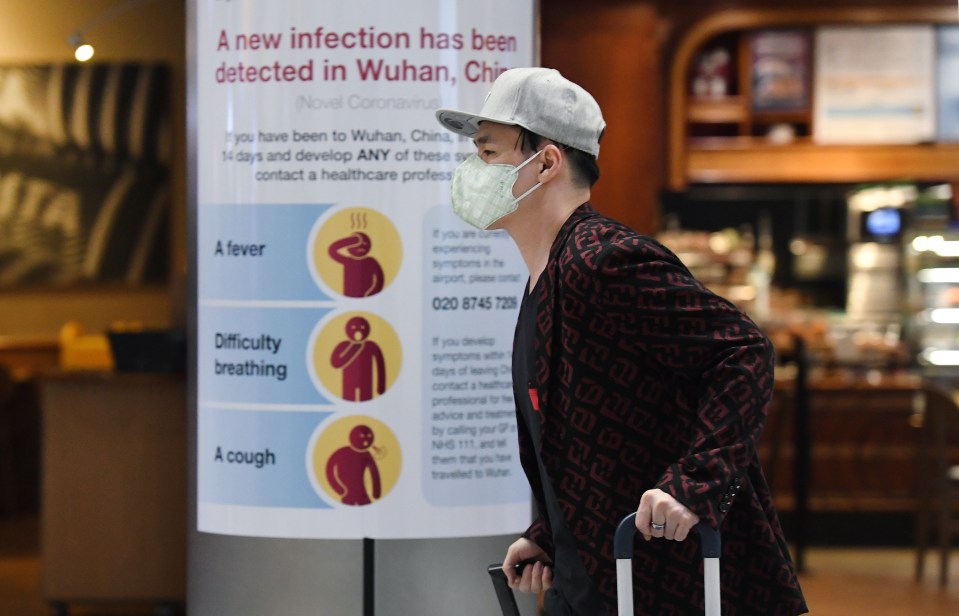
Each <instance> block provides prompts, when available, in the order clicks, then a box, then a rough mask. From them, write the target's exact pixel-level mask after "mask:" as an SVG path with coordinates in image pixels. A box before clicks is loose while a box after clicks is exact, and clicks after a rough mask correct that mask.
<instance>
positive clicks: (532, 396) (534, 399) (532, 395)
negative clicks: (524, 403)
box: [529, 387, 539, 413]
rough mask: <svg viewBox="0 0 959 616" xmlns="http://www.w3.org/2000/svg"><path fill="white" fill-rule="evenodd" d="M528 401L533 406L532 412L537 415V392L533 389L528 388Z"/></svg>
mask: <svg viewBox="0 0 959 616" xmlns="http://www.w3.org/2000/svg"><path fill="white" fill-rule="evenodd" d="M529 401H530V402H531V403H532V404H533V410H534V411H536V412H537V413H539V392H538V391H537V390H536V388H535V387H530V388H529Z"/></svg>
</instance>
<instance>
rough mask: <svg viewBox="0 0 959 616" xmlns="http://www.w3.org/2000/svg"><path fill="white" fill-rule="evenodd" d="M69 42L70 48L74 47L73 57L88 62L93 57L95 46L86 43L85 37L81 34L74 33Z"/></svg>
mask: <svg viewBox="0 0 959 616" xmlns="http://www.w3.org/2000/svg"><path fill="white" fill-rule="evenodd" d="M67 40H68V41H69V42H70V46H71V47H73V56H74V57H75V58H76V59H77V60H78V61H80V62H86V61H87V60H89V59H90V58H92V57H93V45H90V44H89V43H84V42H83V35H82V34H80V33H79V32H74V33H73V34H71V35H70V38H69V39H67Z"/></svg>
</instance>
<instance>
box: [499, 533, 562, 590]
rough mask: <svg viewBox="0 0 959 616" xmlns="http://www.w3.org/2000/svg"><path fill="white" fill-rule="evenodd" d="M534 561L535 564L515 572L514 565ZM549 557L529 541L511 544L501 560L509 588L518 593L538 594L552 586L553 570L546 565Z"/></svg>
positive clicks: (522, 540) (519, 540)
mask: <svg viewBox="0 0 959 616" xmlns="http://www.w3.org/2000/svg"><path fill="white" fill-rule="evenodd" d="M534 559H535V560H536V563H535V564H532V565H526V566H525V567H524V568H523V570H522V571H517V570H516V565H517V564H519V563H521V562H523V561H524V560H534ZM548 562H550V560H549V556H547V555H546V552H544V551H543V549H542V548H541V547H539V546H538V545H536V544H535V543H533V542H532V541H530V540H529V539H525V538H520V539H517V540H516V541H515V542H513V545H511V546H509V549H507V550H506V558H504V559H503V571H504V572H505V573H506V579H507V581H508V582H509V585H510V588H513V589H514V590H518V591H520V592H533V593H537V594H538V593H540V592H542V591H544V590H546V589H547V588H549V587H550V586H552V584H553V568H552V567H550V566H548V565H547V564H546V563H548Z"/></svg>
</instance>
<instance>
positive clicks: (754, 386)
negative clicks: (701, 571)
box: [581, 235, 774, 527]
mask: <svg viewBox="0 0 959 616" xmlns="http://www.w3.org/2000/svg"><path fill="white" fill-rule="evenodd" d="M597 245H598V248H597V249H596V251H595V252H593V253H591V254H590V253H583V255H582V256H583V263H582V265H583V266H584V267H586V268H587V270H590V271H591V273H590V275H588V276H584V277H582V278H581V282H582V284H583V286H584V290H588V291H589V292H590V295H589V297H590V298H591V303H592V307H593V309H595V310H596V311H597V312H598V313H600V314H601V315H603V316H602V317H601V318H603V319H604V320H605V322H606V323H607V325H608V326H609V327H615V328H616V331H618V332H620V334H621V335H620V340H622V341H623V342H621V343H620V344H631V345H634V346H635V349H636V352H637V353H639V354H642V356H643V357H645V358H647V359H646V361H647V365H648V366H650V369H653V370H658V371H659V375H660V378H663V379H670V380H672V381H673V382H674V384H675V386H676V387H677V391H679V392H681V393H680V394H679V395H680V396H682V397H683V398H684V400H685V405H686V406H687V407H688V413H689V414H690V418H689V427H688V443H689V445H688V448H687V449H686V450H685V451H684V452H682V454H681V455H680V457H679V458H678V459H677V460H675V461H673V462H672V463H671V464H669V466H668V467H667V468H666V469H665V470H664V472H663V473H662V475H661V477H660V478H659V480H658V481H657V482H656V485H655V487H657V488H660V489H661V490H663V491H665V492H667V493H669V494H671V495H672V496H673V497H674V498H676V499H677V500H678V501H680V502H681V503H683V504H684V505H686V506H687V507H689V509H691V510H692V511H693V512H694V513H696V514H697V515H698V516H699V517H700V519H701V520H702V521H705V522H708V523H709V524H710V525H712V526H714V527H718V526H719V524H720V523H721V522H722V520H723V518H724V517H725V515H726V513H727V512H728V511H729V509H730V507H731V505H732V502H733V500H734V498H735V496H736V494H737V493H738V492H739V491H740V489H742V487H743V482H745V481H746V476H747V470H748V468H749V465H750V463H751V462H752V459H753V457H754V454H755V447H756V441H757V439H758V438H759V436H760V434H761V432H762V428H763V425H764V423H765V420H766V414H767V412H768V407H769V401H770V398H771V396H772V388H773V380H774V356H773V349H772V345H771V344H770V342H769V339H768V338H767V337H766V336H765V335H764V334H763V333H762V331H760V329H759V328H758V327H757V326H756V324H755V323H753V322H752V321H751V320H750V319H749V318H748V317H747V316H746V315H745V314H744V313H743V312H742V311H740V310H739V309H738V308H736V307H735V306H734V305H733V304H732V303H730V302H728V301H726V300H724V299H722V298H720V297H718V296H717V295H715V294H713V293H712V292H710V291H709V290H708V289H706V287H705V286H703V285H702V284H701V283H700V282H699V281H697V280H696V279H695V278H694V277H693V276H692V274H690V272H689V270H687V269H686V267H685V266H684V265H683V264H682V263H681V262H680V261H679V259H678V258H677V257H676V256H675V255H673V254H672V253H671V252H670V251H669V250H668V249H666V248H665V247H663V246H662V245H660V244H659V243H657V242H655V241H653V240H651V239H649V238H645V237H642V236H637V235H619V236H617V237H616V238H614V239H612V240H611V241H605V242H599V243H598V244H597ZM587 281H588V282H587Z"/></svg>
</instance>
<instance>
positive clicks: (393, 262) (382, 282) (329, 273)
mask: <svg viewBox="0 0 959 616" xmlns="http://www.w3.org/2000/svg"><path fill="white" fill-rule="evenodd" d="M310 254H311V256H312V260H313V263H312V265H313V269H314V271H315V272H316V275H317V276H319V278H320V279H321V280H322V281H323V283H324V284H325V285H326V286H327V287H329V288H330V289H332V290H333V291H334V292H335V293H339V294H340V295H343V296H345V297H372V296H373V295H376V294H377V293H379V292H380V291H382V290H383V289H385V288H386V287H387V286H389V284H390V283H391V282H393V279H394V278H396V274H397V272H398V271H399V269H400V263H401V261H402V260H403V245H402V242H401V241H400V234H399V232H398V231H397V230H396V227H395V226H393V223H392V222H390V219H389V218H387V217H386V216H384V215H383V214H381V213H380V212H378V211H376V210H373V209H370V208H365V207H354V208H349V209H345V210H342V211H339V212H336V213H335V214H333V215H332V216H330V217H329V218H327V219H326V221H324V222H323V224H322V225H321V226H320V228H319V229H317V230H316V232H315V233H314V234H313V238H312V246H311V250H310Z"/></svg>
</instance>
